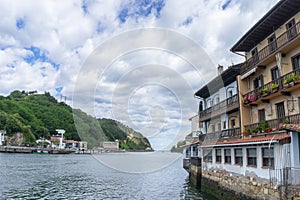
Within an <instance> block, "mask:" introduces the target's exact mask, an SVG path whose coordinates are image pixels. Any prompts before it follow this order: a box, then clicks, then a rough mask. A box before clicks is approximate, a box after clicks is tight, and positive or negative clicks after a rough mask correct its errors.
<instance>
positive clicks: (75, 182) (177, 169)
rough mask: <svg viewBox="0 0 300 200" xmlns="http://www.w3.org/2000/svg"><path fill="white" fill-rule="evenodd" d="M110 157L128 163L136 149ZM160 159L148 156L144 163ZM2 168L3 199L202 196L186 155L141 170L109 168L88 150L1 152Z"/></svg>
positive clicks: (197, 197) (122, 163)
mask: <svg viewBox="0 0 300 200" xmlns="http://www.w3.org/2000/svg"><path fill="white" fill-rule="evenodd" d="M167 154H168V153H167ZM105 156H106V157H107V156H108V157H109V156H112V157H114V158H119V159H120V160H122V162H119V164H120V165H127V166H128V163H126V160H127V161H128V162H131V161H132V159H134V158H130V156H135V154H127V153H126V154H119V155H116V154H111V155H110V154H107V155H105ZM126 156H127V157H126ZM156 156H159V154H156ZM160 156H162V155H160ZM160 156H159V157H160ZM163 156H166V153H165V155H163ZM169 156H170V157H172V156H174V154H173V155H171V154H170V155H169ZM124 157H125V158H127V159H121V158H124ZM107 159H108V158H107ZM143 159H144V158H143ZM157 160H159V159H157V157H155V156H149V159H148V160H146V161H144V163H141V164H142V165H145V163H151V162H157ZM138 164H139V163H136V165H138ZM0 171H1V174H0V196H1V199H151V200H152V199H202V197H201V194H200V192H199V190H197V189H195V188H193V187H191V186H190V184H189V181H188V174H187V173H186V172H185V171H184V170H183V169H182V160H181V159H177V160H175V162H173V163H172V164H171V165H169V166H167V167H165V168H162V169H161V170H157V171H155V172H152V173H142V174H137V173H125V172H122V171H118V170H115V169H112V168H109V167H107V166H105V165H103V164H102V163H101V162H99V161H98V160H97V159H95V158H94V157H93V156H89V155H38V154H0Z"/></svg>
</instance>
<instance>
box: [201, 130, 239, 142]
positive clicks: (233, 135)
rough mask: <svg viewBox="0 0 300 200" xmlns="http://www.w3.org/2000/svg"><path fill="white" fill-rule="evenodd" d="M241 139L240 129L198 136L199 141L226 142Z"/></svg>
mask: <svg viewBox="0 0 300 200" xmlns="http://www.w3.org/2000/svg"><path fill="white" fill-rule="evenodd" d="M240 137H241V129H240V128H232V129H225V130H222V131H216V132H213V133H207V134H202V135H199V140H200V141H204V140H217V141H219V140H226V139H237V138H240Z"/></svg>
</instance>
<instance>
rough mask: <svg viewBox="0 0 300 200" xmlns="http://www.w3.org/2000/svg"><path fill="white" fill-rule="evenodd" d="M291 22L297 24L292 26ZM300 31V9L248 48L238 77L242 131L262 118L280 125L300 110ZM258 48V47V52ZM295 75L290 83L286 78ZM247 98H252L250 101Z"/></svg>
mask: <svg viewBox="0 0 300 200" xmlns="http://www.w3.org/2000/svg"><path fill="white" fill-rule="evenodd" d="M289 23H293V24H294V25H293V27H290V28H289V29H288V24H289ZM299 31H300V12H298V13H296V14H295V15H294V16H292V17H290V18H288V20H286V22H285V23H283V24H281V25H280V26H279V27H278V28H277V29H276V30H275V31H274V32H273V33H271V34H270V35H268V36H266V37H265V39H263V40H262V41H261V42H259V43H257V45H255V46H254V48H252V49H251V50H249V51H246V52H245V55H246V57H247V61H246V62H245V64H244V66H242V67H241V75H240V76H239V77H238V86H239V91H240V112H241V124H243V125H245V126H242V127H241V129H242V132H243V131H246V130H247V131H249V129H251V128H254V126H247V125H251V124H257V123H261V121H262V119H263V120H267V121H271V120H273V124H272V123H271V124H270V125H271V126H273V127H271V128H273V129H276V128H278V126H276V125H275V124H276V123H277V124H278V125H279V123H282V122H283V121H284V120H285V119H286V120H290V119H289V116H294V115H297V114H299V112H300V108H299V105H300V104H299V100H300V86H299V84H298V82H300V77H298V75H299V74H300V38H299ZM291 34H292V35H291ZM271 36H273V37H274V41H273V42H271V41H270V38H271ZM254 49H257V52H256V53H255V54H253V50H254ZM297 57H299V59H298V61H296V60H297ZM296 62H298V63H296ZM246 66H247V67H246ZM247 73H248V74H247ZM293 75H294V76H296V78H294V80H293V81H292V83H290V85H288V86H287V85H286V84H285V80H286V79H288V78H289V77H291V76H293ZM298 79H299V81H298ZM275 87H277V88H275ZM263 90H265V91H263ZM247 99H248V100H249V99H251V100H250V102H249V101H248V100H247ZM245 101H246V103H245ZM274 120H277V122H276V121H274Z"/></svg>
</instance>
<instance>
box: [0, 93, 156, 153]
mask: <svg viewBox="0 0 300 200" xmlns="http://www.w3.org/2000/svg"><path fill="white" fill-rule="evenodd" d="M75 122H76V125H77V126H75ZM120 127H121V128H120ZM122 127H124V128H123V130H122ZM126 128H127V129H128V130H131V132H130V131H127V132H126V131H124V130H127V129H126ZM56 129H64V130H66V133H65V139H72V140H85V141H87V142H88V145H89V147H90V148H91V147H97V146H99V145H100V143H101V142H103V141H115V140H116V139H118V140H119V141H120V146H121V147H123V148H125V149H133V150H135V149H142V148H144V149H145V148H146V147H151V146H150V143H149V142H148V140H147V139H145V138H143V136H142V135H141V134H140V133H137V132H135V131H133V130H132V129H130V128H128V127H126V126H124V125H123V124H121V123H120V122H118V121H115V120H111V119H96V118H94V117H92V116H90V115H88V114H86V113H85V112H83V111H81V110H79V109H72V108H71V107H70V106H68V105H67V104H65V103H63V102H58V101H57V100H56V99H55V98H54V97H53V96H51V95H50V93H49V92H45V93H44V94H37V92H36V91H30V92H25V91H22V92H21V91H18V90H16V91H13V92H12V93H11V94H10V95H8V96H7V97H4V96H0V130H6V133H7V136H9V137H12V136H13V135H14V134H15V133H23V138H24V140H23V144H22V145H28V144H29V145H35V141H36V139H39V138H41V137H44V138H50V137H51V135H54V134H57V132H56V131H55V130H56ZM128 133H134V137H132V138H131V137H130V134H128Z"/></svg>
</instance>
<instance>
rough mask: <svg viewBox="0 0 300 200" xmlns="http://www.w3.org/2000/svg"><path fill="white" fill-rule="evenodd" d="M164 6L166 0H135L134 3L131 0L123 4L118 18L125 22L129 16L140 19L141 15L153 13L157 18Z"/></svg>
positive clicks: (145, 15)
mask: <svg viewBox="0 0 300 200" xmlns="http://www.w3.org/2000/svg"><path fill="white" fill-rule="evenodd" d="M164 6H165V1H164V0H141V1H139V0H135V1H134V2H133V3H132V2H130V3H127V4H124V5H123V6H122V8H121V10H120V11H119V14H118V19H119V20H120V22H121V23H125V22H126V20H127V19H128V18H129V17H132V18H135V19H136V20H138V18H140V17H148V16H149V15H150V14H151V13H153V14H154V16H155V17H156V18H159V17H160V12H161V10H162V9H163V7H164Z"/></svg>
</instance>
